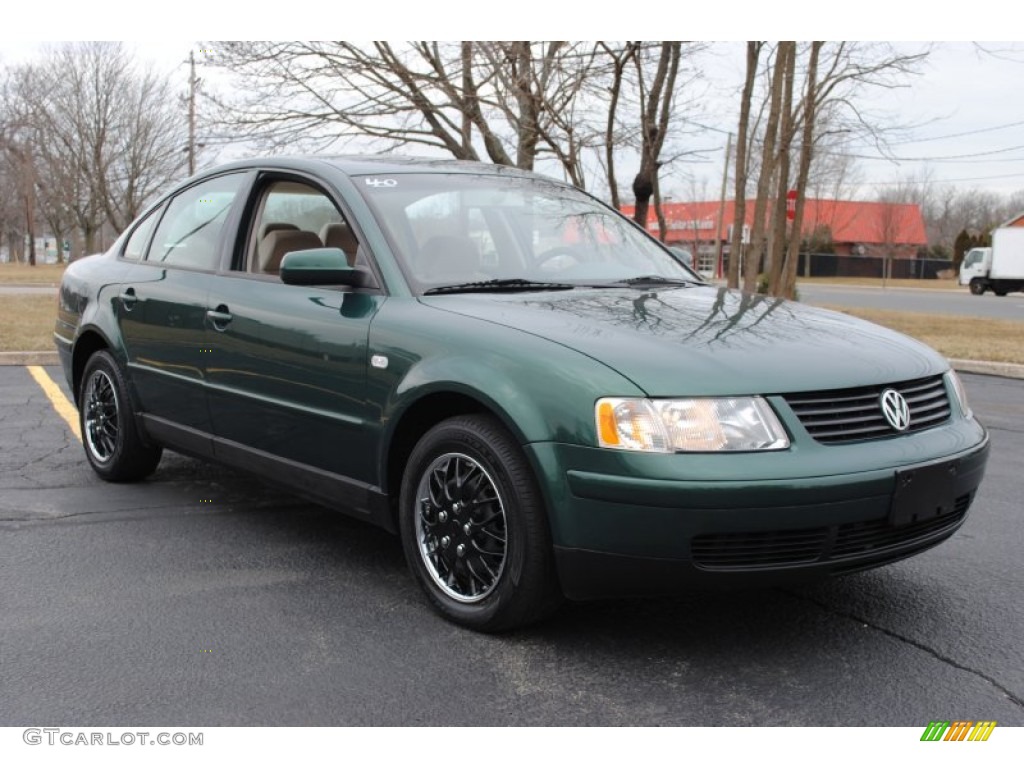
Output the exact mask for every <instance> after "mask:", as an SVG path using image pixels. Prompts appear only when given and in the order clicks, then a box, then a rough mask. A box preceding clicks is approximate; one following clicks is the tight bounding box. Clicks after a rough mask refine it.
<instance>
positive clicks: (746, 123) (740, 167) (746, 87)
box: [727, 40, 764, 288]
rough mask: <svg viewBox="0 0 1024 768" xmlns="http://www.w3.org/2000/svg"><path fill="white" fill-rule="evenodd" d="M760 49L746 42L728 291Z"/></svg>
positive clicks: (743, 204) (735, 279) (737, 252)
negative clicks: (751, 104)
mask: <svg viewBox="0 0 1024 768" xmlns="http://www.w3.org/2000/svg"><path fill="white" fill-rule="evenodd" d="M763 46H764V43H763V42H761V41H759V40H750V41H748V42H747V65H746V76H745V78H744V81H743V93H742V95H741V97H740V120H739V127H738V128H737V133H736V170H735V177H736V185H735V196H734V198H733V199H734V203H733V224H732V239H731V242H730V244H729V275H728V283H729V287H730V288H738V287H739V274H740V260H741V259H742V258H743V229H744V227H745V226H746V221H747V174H748V168H747V157H748V142H749V137H748V132H749V130H750V103H751V100H752V99H753V94H754V81H755V80H756V79H757V66H758V60H759V59H760V58H761V49H762V47H763ZM727 160H728V158H727Z"/></svg>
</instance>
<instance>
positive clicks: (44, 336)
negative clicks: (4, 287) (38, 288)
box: [0, 296, 57, 352]
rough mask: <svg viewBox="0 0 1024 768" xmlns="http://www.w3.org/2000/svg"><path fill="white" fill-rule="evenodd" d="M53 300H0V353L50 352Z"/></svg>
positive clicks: (53, 315)
mask: <svg viewBox="0 0 1024 768" xmlns="http://www.w3.org/2000/svg"><path fill="white" fill-rule="evenodd" d="M56 320H57V297H56V296H0V352H25V351H29V352H36V351H45V352H50V351H54V350H55V349H56V348H55V347H54V346H53V324H54V322H55V321H56Z"/></svg>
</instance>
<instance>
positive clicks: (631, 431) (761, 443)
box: [595, 397, 789, 453]
mask: <svg viewBox="0 0 1024 768" xmlns="http://www.w3.org/2000/svg"><path fill="white" fill-rule="evenodd" d="M595 416H596V418H597V436H598V444H599V445H600V446H601V447H602V448H619V449H622V450H626V451H654V452H657V453H674V452H676V451H700V452H709V451H777V450H781V449H783V448H788V447H789V437H788V436H787V435H786V431H785V430H784V429H783V428H782V425H781V424H780V423H779V420H778V418H777V417H776V416H775V413H774V411H772V409H771V408H770V407H769V405H768V403H766V402H765V401H764V399H763V398H760V397H716V398H709V397H702V398H692V399H687V400H649V399H646V398H637V397H602V398H601V399H600V400H598V401H597V405H596V407H595Z"/></svg>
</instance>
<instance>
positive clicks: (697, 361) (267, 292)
mask: <svg viewBox="0 0 1024 768" xmlns="http://www.w3.org/2000/svg"><path fill="white" fill-rule="evenodd" d="M55 339H56V344H57V348H58V350H59V352H60V357H61V361H62V363H63V367H64V371H65V374H66V376H67V380H68V382H69V384H70V386H71V389H72V391H73V392H74V394H75V398H76V403H77V406H78V409H79V413H80V418H81V427H82V436H83V443H84V447H85V455H86V458H87V459H88V461H89V463H90V464H91V465H92V467H93V469H94V470H95V471H96V473H97V474H98V475H99V476H100V477H102V478H103V479H105V480H109V481H115V482H118V481H131V480H138V479H140V478H143V477H145V476H147V475H149V474H150V473H152V472H153V471H155V470H156V468H157V465H158V463H159V461H160V456H161V452H162V450H163V449H164V448H167V449H170V450H173V451H176V452H179V453H184V454H189V455H192V456H196V457H200V458H203V459H209V460H213V461H217V462H221V463H223V464H226V465H230V466H232V467H236V468H239V469H242V470H247V471H250V472H253V473H255V474H256V475H257V476H258V477H260V478H261V479H262V480H263V481H265V482H267V483H272V484H276V485H280V486H284V487H286V488H289V489H291V490H293V491H295V492H296V493H298V494H302V495H303V496H305V497H307V498H309V499H311V500H315V501H317V502H320V503H324V504H327V505H330V506H332V507H336V508H338V509H339V510H342V511H344V512H346V513H348V514H351V515H354V516H356V517H357V518H361V519H364V520H366V521H368V522H371V523H374V524H376V525H380V526H382V527H384V528H386V529H388V530H390V531H393V532H395V533H397V534H398V535H399V536H400V538H401V542H402V546H403V548H404V551H405V554H406V557H407V559H408V562H409V567H410V570H411V571H412V574H413V576H414V578H415V579H416V580H417V582H418V583H419V584H420V585H421V586H422V588H423V591H424V593H425V594H426V596H427V599H428V600H429V601H430V603H431V604H432V605H433V607H434V608H435V609H437V610H438V611H439V612H440V613H441V614H442V615H444V616H445V617H447V618H449V619H451V620H453V621H455V622H457V623H459V624H462V625H464V626H467V627H471V628H474V629H478V630H483V631H497V630H502V629H509V628H513V627H517V626H522V625H524V624H526V623H529V622H531V621H536V620H537V619H539V618H542V617H543V616H545V615H547V614H549V613H550V612H551V611H553V610H554V609H555V608H556V607H557V606H558V605H559V603H560V602H561V601H562V600H563V599H565V598H570V599H588V598H596V597H605V596H612V595H653V594H665V593H673V592H677V591H679V590H682V589H686V588H692V587H704V586H707V587H711V586H717V585H737V586H738V585H763V584H769V583H780V582H789V581H798V580H807V579H815V578H821V577H824V576H827V575H830V574H840V573H848V572H851V571H857V570H862V569H865V568H871V567H874V566H878V565H883V564H885V563H890V562H893V561H895V560H899V559H901V558H904V557H908V556H910V555H913V554H915V553H917V552H921V551H923V550H925V549H928V548H929V547H932V546H934V545H936V544H938V543H939V542H941V541H943V540H944V539H946V538H947V537H949V536H950V535H952V534H953V533H954V532H955V531H956V530H957V529H958V528H959V527H960V526H961V525H962V524H963V522H964V519H965V517H966V515H967V511H968V508H969V507H970V504H971V501H972V499H973V498H974V495H975V493H976V491H977V488H978V485H979V483H980V482H981V479H982V475H983V472H984V468H985V461H986V458H987V454H988V448H989V441H988V436H987V434H986V432H985V430H984V429H983V428H982V427H981V426H980V425H979V424H978V422H977V421H976V420H975V419H974V418H973V417H972V415H971V411H970V408H969V407H968V404H967V400H966V398H965V396H964V391H963V388H962V387H961V385H960V383H959V381H958V379H957V377H956V375H955V374H954V373H953V372H952V371H951V370H950V367H949V364H948V363H947V361H946V360H944V359H943V358H942V357H941V356H940V355H938V354H936V353H935V352H934V351H933V350H931V349H929V348H928V347H926V346H924V345H922V344H920V343H918V342H916V341H914V340H912V339H909V338H906V337H904V336H901V335H899V334H896V333H893V332H891V331H888V330H885V329H883V328H880V327H878V326H875V325H872V324H869V323H865V322H862V321H859V320H856V319H853V318H849V317H846V316H842V315H838V314H834V313H831V312H826V311H823V310H817V309H811V308H809V307H805V306H802V305H800V304H797V303H793V302H787V301H782V300H777V299H773V298H769V297H764V296H755V295H749V294H743V293H739V292H734V291H728V290H725V289H722V288H717V287H714V286H711V285H708V284H706V283H705V282H704V281H703V280H702V279H701V278H700V277H699V276H697V275H696V274H695V273H694V272H692V271H691V270H690V269H689V268H687V266H685V265H684V264H683V263H682V262H681V260H680V259H679V258H677V257H676V256H675V255H674V254H673V253H671V252H670V251H668V250H666V249H665V248H664V247H663V246H662V245H661V244H660V243H658V242H657V241H655V240H654V239H652V238H651V237H649V236H648V235H647V234H646V233H645V232H644V231H642V229H641V228H639V227H637V226H635V225H634V224H633V223H632V222H630V221H629V220H627V219H625V218H624V217H622V216H621V215H620V214H618V213H617V212H616V211H614V210H612V209H610V208H609V207H607V206H606V205H604V204H603V203H601V202H599V201H598V200H596V199H594V198H592V197H590V196H588V195H587V194H585V193H583V192H580V191H579V190H577V189H574V188H572V187H570V186H568V185H565V184H562V183H559V182H556V181H553V180H551V179H547V178H544V177H541V176H537V175H533V174H528V173H524V172H520V171H516V170H512V169H509V168H504V167H497V166H490V165H481V164H473V163H456V162H449V161H437V160H405V159H394V158H274V159H263V160H249V161H242V162H236V163H232V164H229V165H225V166H222V167H220V168H217V169H214V170H211V171H209V172H206V173H202V174H200V175H197V176H195V177H193V178H191V179H189V180H188V181H186V182H185V183H184V184H182V185H181V186H179V187H177V188H176V189H174V190H172V191H170V192H169V193H168V194H167V195H166V196H164V197H163V198H161V199H160V200H159V201H157V202H156V203H155V204H154V205H152V206H151V207H150V208H149V209H148V210H147V211H145V212H144V213H143V214H142V215H141V216H140V217H139V218H138V219H137V220H136V221H135V222H134V223H133V224H132V225H131V226H130V227H129V228H128V229H127V230H126V231H125V232H124V233H123V234H122V235H121V237H120V238H119V239H118V240H117V242H116V243H115V244H114V245H113V246H112V247H111V249H110V250H109V251H108V252H107V253H105V254H102V255H97V256H93V257H89V258H87V259H83V260H80V261H78V262H76V263H74V264H72V265H71V266H70V267H69V268H68V269H67V271H66V273H65V275H64V279H63V283H62V285H61V291H60V311H59V316H58V319H57V325H56V330H55Z"/></svg>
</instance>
